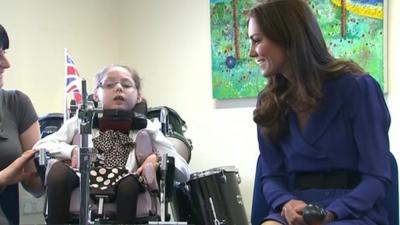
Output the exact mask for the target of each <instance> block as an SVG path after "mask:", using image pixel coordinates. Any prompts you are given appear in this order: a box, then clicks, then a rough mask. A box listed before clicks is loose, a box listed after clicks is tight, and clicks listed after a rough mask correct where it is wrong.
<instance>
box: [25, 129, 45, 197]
mask: <svg viewBox="0 0 400 225" xmlns="http://www.w3.org/2000/svg"><path fill="white" fill-rule="evenodd" d="M19 139H20V142H21V147H22V151H23V152H25V151H27V150H30V149H32V147H33V145H34V144H35V143H36V142H37V141H38V140H39V139H40V128H39V123H38V122H37V121H36V122H35V123H33V124H32V125H31V126H30V127H29V128H28V129H27V130H26V131H24V132H23V133H22V134H20V135H19ZM25 171H26V172H28V173H29V172H34V173H36V176H32V177H29V178H27V179H25V180H24V181H22V185H23V187H24V188H25V189H26V190H27V191H28V192H30V193H31V194H33V195H34V196H35V197H40V196H41V195H42V194H43V193H44V187H43V185H42V182H41V180H40V178H39V176H37V171H36V168H35V165H34V164H33V161H30V162H28V163H27V164H26V165H25Z"/></svg>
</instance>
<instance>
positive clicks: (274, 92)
mask: <svg viewBox="0 0 400 225" xmlns="http://www.w3.org/2000/svg"><path fill="white" fill-rule="evenodd" d="M248 17H249V18H253V19H254V20H255V21H256V23H257V25H258V26H259V27H260V29H261V31H262V33H263V35H264V36H265V37H266V38H268V39H270V40H271V41H273V42H275V43H277V44H278V45H280V46H282V47H283V48H284V49H285V50H286V54H287V57H288V63H289V66H290V69H291V71H292V74H291V76H292V77H291V80H290V82H289V81H288V80H287V79H286V78H285V77H284V76H283V75H282V74H277V75H276V76H272V77H268V78H267V79H268V83H267V85H266V86H265V88H264V89H263V90H262V91H261V93H260V95H259V102H258V105H257V107H256V109H255V110H254V117H253V119H254V121H255V122H256V123H257V124H258V125H260V126H261V127H262V128H263V130H264V133H265V135H266V136H267V137H268V138H269V139H270V140H271V141H272V142H277V141H278V140H279V139H280V138H282V137H283V136H285V135H286V134H287V132H288V129H289V128H288V121H287V114H288V112H289V110H293V111H295V112H307V113H309V112H311V111H313V110H316V108H317V106H318V103H319V100H320V99H321V97H322V85H323V83H324V82H325V81H326V80H328V79H331V78H333V77H336V76H339V75H342V74H345V73H354V74H362V73H363V70H362V68H361V67H360V66H358V65H357V64H356V63H354V62H352V61H345V60H341V59H336V58H334V57H333V56H332V55H331V54H330V53H329V51H328V48H327V46H326V44H325V40H324V38H323V36H322V32H321V29H320V27H319V25H318V22H317V20H316V18H315V16H314V15H313V13H312V11H311V9H310V8H309V6H308V5H307V3H306V2H305V0H266V1H262V2H260V3H258V4H257V5H256V6H255V7H253V8H252V9H250V10H249V11H248Z"/></svg>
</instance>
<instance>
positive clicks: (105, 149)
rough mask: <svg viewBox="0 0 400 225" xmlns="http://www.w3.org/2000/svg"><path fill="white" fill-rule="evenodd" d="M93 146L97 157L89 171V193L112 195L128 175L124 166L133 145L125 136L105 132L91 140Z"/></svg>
mask: <svg viewBox="0 0 400 225" xmlns="http://www.w3.org/2000/svg"><path fill="white" fill-rule="evenodd" d="M93 145H94V148H95V149H96V150H97V151H98V155H97V160H96V161H95V162H94V165H93V167H92V169H91V170H90V192H91V193H92V194H107V195H113V194H115V193H114V192H115V190H114V186H115V185H116V184H117V183H118V181H120V180H121V179H122V178H124V177H126V176H128V175H129V173H128V171H127V170H126V169H125V164H126V161H127V159H128V156H129V153H130V152H131V151H132V150H133V149H134V148H135V143H134V141H133V140H132V139H131V138H130V137H129V136H128V135H127V134H123V133H121V132H119V131H113V130H107V131H106V132H100V135H99V136H98V137H95V138H93Z"/></svg>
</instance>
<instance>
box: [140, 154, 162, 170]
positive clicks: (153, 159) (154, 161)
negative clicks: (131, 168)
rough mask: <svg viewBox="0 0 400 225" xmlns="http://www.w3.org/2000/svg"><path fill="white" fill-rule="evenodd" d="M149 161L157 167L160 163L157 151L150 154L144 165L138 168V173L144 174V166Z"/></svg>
mask: <svg viewBox="0 0 400 225" xmlns="http://www.w3.org/2000/svg"><path fill="white" fill-rule="evenodd" d="M149 163H150V164H152V165H153V166H154V169H157V167H158V166H159V163H158V156H157V155H156V154H155V153H153V154H151V155H149V156H148V157H147V158H146V159H145V160H144V162H143V163H142V165H141V166H140V167H139V168H138V169H137V170H136V173H137V174H139V175H142V172H143V167H144V166H145V165H146V164H149Z"/></svg>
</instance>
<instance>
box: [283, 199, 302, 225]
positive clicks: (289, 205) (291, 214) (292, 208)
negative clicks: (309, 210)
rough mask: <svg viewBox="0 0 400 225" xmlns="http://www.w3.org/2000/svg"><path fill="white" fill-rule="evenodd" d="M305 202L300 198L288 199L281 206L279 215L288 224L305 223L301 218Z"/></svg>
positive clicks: (297, 224) (299, 224) (298, 224)
mask: <svg viewBox="0 0 400 225" xmlns="http://www.w3.org/2000/svg"><path fill="white" fill-rule="evenodd" d="M304 207H306V203H305V202H303V201H300V200H290V201H288V202H286V203H285V205H284V206H283V207H282V211H281V216H282V217H284V218H285V219H286V221H287V222H288V223H289V225H306V223H305V222H304V220H303V209H304Z"/></svg>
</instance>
